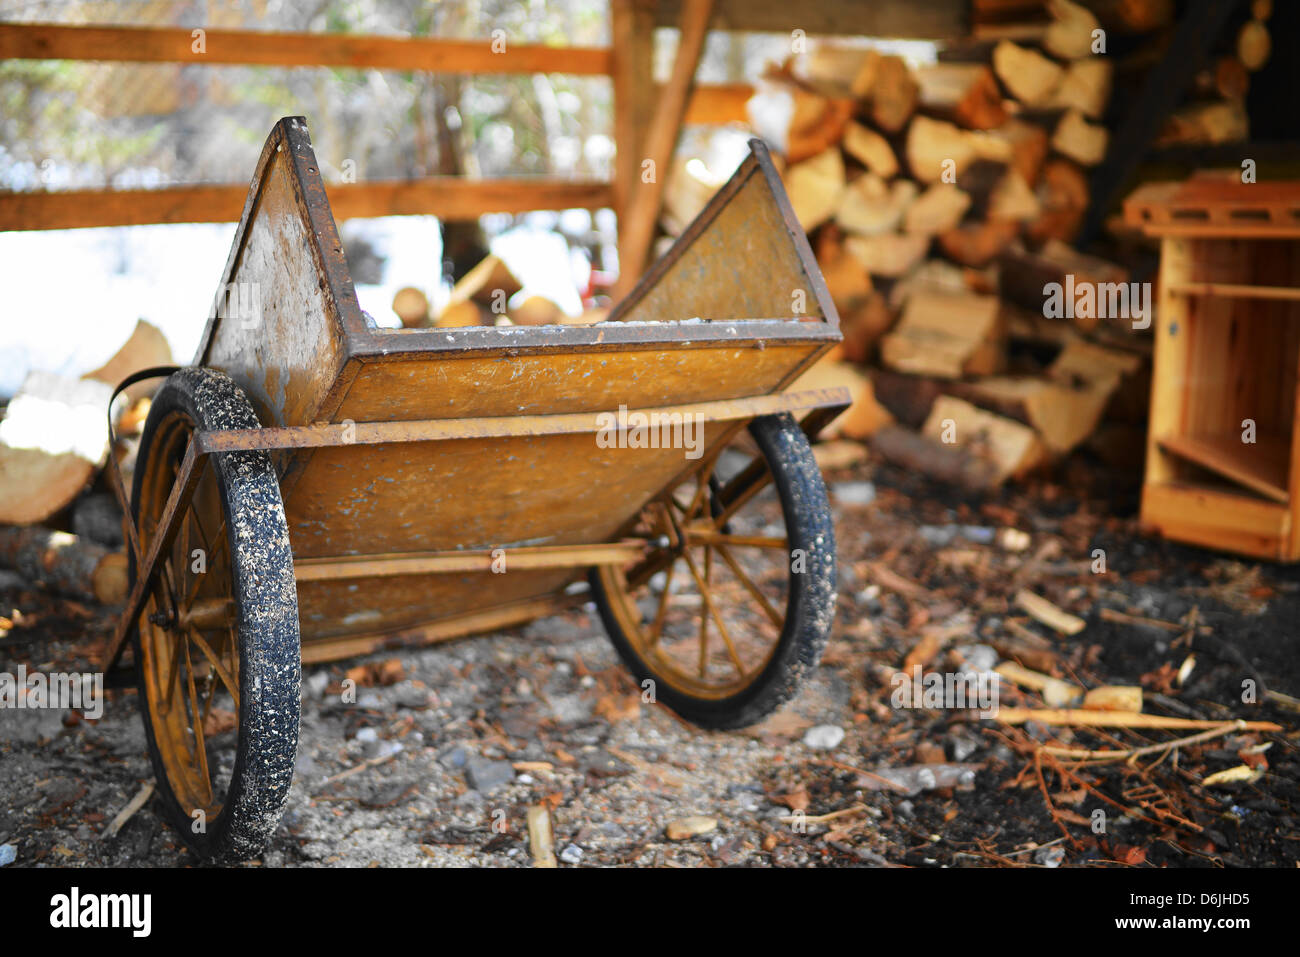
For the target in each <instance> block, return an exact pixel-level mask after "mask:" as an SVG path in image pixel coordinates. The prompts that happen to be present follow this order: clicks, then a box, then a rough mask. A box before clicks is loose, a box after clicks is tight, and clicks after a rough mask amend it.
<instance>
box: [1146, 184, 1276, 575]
mask: <svg viewBox="0 0 1300 957" xmlns="http://www.w3.org/2000/svg"><path fill="white" fill-rule="evenodd" d="M1296 210H1300V182H1285V183H1268V184H1253V183H1240V182H1236V181H1229V180H1224V179H1211V178H1208V177H1198V178H1193V179H1191V180H1189V181H1187V182H1186V183H1182V184H1167V183H1161V184H1153V185H1150V186H1145V187H1143V188H1141V189H1139V190H1137V191H1136V192H1135V193H1134V194H1133V195H1132V196H1131V197H1130V198H1129V199H1128V200H1127V201H1126V202H1125V207H1124V214H1125V219H1126V220H1127V221H1128V222H1129V223H1130V224H1132V225H1135V226H1139V227H1141V228H1142V229H1143V230H1144V231H1145V232H1146V233H1147V235H1151V236H1158V237H1159V238H1160V239H1161V265H1160V292H1159V299H1158V306H1157V311H1156V322H1155V361H1154V367H1153V371H1152V382H1151V415H1150V432H1149V436H1148V443H1147V460H1146V474H1145V478H1144V482H1143V489H1142V513H1141V518H1142V525H1143V527H1144V528H1145V529H1146V530H1148V531H1150V532H1155V533H1158V534H1161V535H1164V536H1166V537H1168V538H1171V539H1174V540H1177V541H1182V542H1187V543H1190V544H1195V545H1203V546H1207V547H1211V548H1217V549H1223V550H1226V551H1232V552H1238V553H1241V554H1244V555H1250V556H1253V557H1257V558H1266V559H1272V560H1276V561H1288V562H1291V561H1297V560H1300V521H1298V520H1297V518H1298V517H1300V516H1298V515H1297V512H1298V510H1300V429H1297V428H1296V419H1297V417H1298V414H1300V216H1297V215H1296Z"/></svg>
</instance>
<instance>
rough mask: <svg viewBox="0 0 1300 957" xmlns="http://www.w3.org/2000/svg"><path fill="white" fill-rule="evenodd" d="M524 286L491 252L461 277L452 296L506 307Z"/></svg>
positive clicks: (482, 304) (498, 257)
mask: <svg viewBox="0 0 1300 957" xmlns="http://www.w3.org/2000/svg"><path fill="white" fill-rule="evenodd" d="M523 288H524V287H523V284H522V283H521V282H520V281H519V280H518V279H517V278H516V277H515V274H514V273H512V272H511V271H510V267H509V266H507V265H506V264H505V261H504V260H502V259H501V257H500V256H497V255H496V254H490V255H488V256H485V257H484V258H483V259H482V260H481V261H480V262H479V264H478V265H477V266H475V267H474V268H473V269H471V270H470V271H469V272H467V273H465V275H464V276H462V277H461V280H460V282H458V283H456V285H455V287H454V288H453V289H452V292H451V298H452V299H472V300H473V301H474V302H477V303H478V304H479V305H481V306H487V307H488V308H489V309H491V308H492V307H493V306H494V305H495V304H496V303H501V305H502V307H504V305H505V301H506V300H507V299H509V298H510V297H511V296H513V295H514V294H515V293H517V292H519V290H521V289H523ZM398 315H401V313H398Z"/></svg>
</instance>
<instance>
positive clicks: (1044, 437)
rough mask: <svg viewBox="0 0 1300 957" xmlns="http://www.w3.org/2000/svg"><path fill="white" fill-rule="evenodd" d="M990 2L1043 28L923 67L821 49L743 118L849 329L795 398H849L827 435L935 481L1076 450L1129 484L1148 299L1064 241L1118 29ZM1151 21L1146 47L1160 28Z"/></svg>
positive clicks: (972, 476) (1092, 9)
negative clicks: (810, 390) (780, 160)
mask: <svg viewBox="0 0 1300 957" xmlns="http://www.w3.org/2000/svg"><path fill="white" fill-rule="evenodd" d="M985 6H986V8H987V7H990V6H1000V7H1002V8H1003V12H1004V13H1005V12H1007V11H1008V10H1011V8H1016V10H1019V11H1021V12H1022V13H1027V12H1033V13H1035V14H1036V15H1038V16H1040V17H1041V19H1040V20H1038V21H1036V22H1034V23H1032V24H1030V25H1029V26H1028V27H1026V28H1014V29H1013V28H1011V27H1010V26H1008V25H1007V24H1005V23H1003V25H1002V28H1001V29H1000V30H996V31H993V34H994V35H1001V38H999V39H996V40H977V41H973V42H970V43H966V44H963V45H960V46H958V47H955V48H950V49H946V50H943V51H941V52H940V54H939V59H938V61H937V62H935V63H931V64H926V65H919V66H913V65H909V64H908V63H907V62H905V61H904V60H903V59H902V58H900V57H899V56H894V55H889V54H886V53H882V52H880V51H878V50H876V49H868V48H863V47H846V46H842V45H840V46H835V45H822V46H817V47H814V48H812V49H810V51H809V52H808V53H807V54H805V55H803V56H802V57H798V58H794V59H792V60H790V61H788V62H787V63H785V64H783V65H781V66H775V65H774V66H772V67H770V68H769V70H768V73H767V78H766V79H767V82H766V84H765V86H764V87H763V88H762V89H760V90H759V92H757V93H756V94H755V96H754V97H753V98H752V99H751V100H750V103H749V113H750V117H751V121H752V124H753V126H754V128H755V129H756V130H757V131H758V132H759V133H760V134H761V135H763V136H764V137H765V138H766V139H767V140H768V141H769V142H771V143H772V144H773V146H774V147H775V148H776V149H777V150H778V151H779V152H780V153H781V154H782V155H783V156H784V158H785V162H786V166H785V169H784V174H783V175H784V178H785V183H786V187H787V190H788V192H789V194H790V200H791V205H792V207H793V209H794V212H795V215H796V217H797V218H798V220H799V222H800V224H801V225H802V226H803V228H804V229H805V230H806V231H807V233H808V236H809V240H810V243H811V245H812V248H813V251H814V253H815V255H816V257H817V260H818V263H819V265H820V266H821V269H822V272H823V275H824V277H825V280H826V284H827V288H828V290H829V292H830V295H831V298H832V299H833V300H834V302H835V305H836V308H837V310H838V312H839V314H840V321H841V328H842V330H843V333H844V343H843V345H842V347H841V348H840V349H838V350H837V352H836V353H833V354H832V357H829V358H828V359H827V360H823V362H822V363H821V364H820V365H819V366H818V367H817V368H816V369H814V370H812V371H810V372H809V373H808V374H806V375H805V376H804V377H803V378H802V379H801V380H800V381H799V382H798V383H796V387H799V388H806V387H814V386H822V385H848V386H849V387H850V388H851V389H852V390H853V392H854V395H855V397H856V400H857V401H856V404H855V407H854V408H853V409H852V410H850V412H848V413H846V415H845V416H843V417H842V418H841V419H840V420H838V421H837V422H836V423H835V424H834V425H833V426H832V429H831V431H832V433H836V432H838V434H840V435H842V436H845V437H848V438H853V439H863V440H868V441H870V443H871V444H872V445H873V447H874V448H875V450H876V451H877V452H878V453H879V454H880V455H882V456H883V457H885V458H887V459H891V460H894V461H896V462H899V463H901V464H905V465H907V467H909V468H912V469H917V470H920V471H923V472H926V473H928V474H931V475H933V476H936V477H940V478H942V479H943V480H945V481H956V482H958V483H960V484H963V485H974V486H977V487H987V486H989V485H993V484H997V483H1000V482H1002V481H1004V480H1006V479H1008V478H1014V477H1020V476H1023V475H1025V474H1026V473H1028V472H1031V471H1033V470H1036V469H1039V468H1041V467H1043V466H1045V465H1049V464H1050V463H1052V462H1054V461H1056V460H1059V459H1061V458H1062V457H1064V456H1066V455H1067V454H1069V453H1070V452H1072V451H1073V450H1075V449H1077V448H1079V447H1080V446H1083V445H1085V444H1086V445H1089V446H1091V447H1093V448H1094V449H1095V450H1096V451H1097V452H1098V453H1099V454H1101V455H1102V456H1103V458H1106V459H1107V460H1109V461H1111V462H1113V463H1114V464H1119V465H1124V466H1129V465H1132V466H1137V465H1139V464H1140V462H1141V455H1142V445H1143V441H1144V439H1143V423H1144V421H1145V418H1146V393H1147V389H1148V381H1149V366H1150V338H1149V333H1148V332H1147V331H1146V330H1147V328H1148V327H1149V325H1150V320H1151V314H1152V310H1153V309H1154V302H1153V301H1152V300H1153V296H1152V294H1151V289H1152V286H1151V284H1149V283H1144V282H1137V281H1136V280H1137V279H1138V278H1139V275H1137V274H1135V272H1134V269H1133V268H1132V266H1131V265H1130V264H1128V263H1127V262H1125V261H1111V259H1109V258H1103V257H1099V256H1096V255H1091V254H1089V253H1084V252H1080V251H1079V250H1077V249H1075V248H1074V247H1073V246H1072V245H1071V243H1072V242H1073V241H1074V240H1075V239H1076V237H1077V235H1078V233H1079V230H1080V227H1081V225H1082V222H1083V219H1084V216H1085V213H1086V212H1087V210H1088V205H1089V201H1090V194H1089V171H1090V169H1091V168H1092V167H1094V166H1096V165H1097V164H1099V163H1100V162H1102V160H1103V159H1104V158H1105V156H1106V151H1107V146H1108V140H1109V131H1108V129H1107V127H1106V126H1105V125H1104V123H1103V119H1104V118H1105V117H1106V116H1107V115H1108V109H1109V105H1110V102H1111V98H1112V88H1113V87H1114V86H1115V83H1116V69H1117V67H1116V65H1115V59H1114V58H1112V57H1109V56H1107V55H1106V54H1105V47H1104V36H1105V31H1106V30H1107V29H1108V28H1112V26H1113V25H1115V24H1117V23H1118V22H1119V20H1120V19H1121V14H1119V13H1117V12H1116V11H1114V10H1111V9H1108V8H1107V5H1106V4H1098V3H1088V4H1086V5H1085V4H1081V3H1075V2H1071V0H1049V2H1047V3H1034V4H1030V3H1003V4H996V5H988V4H986V5H985ZM1137 6H1143V5H1141V4H1139V5H1137ZM1157 14H1158V11H1153V10H1148V11H1147V15H1146V20H1147V21H1149V26H1148V27H1147V28H1146V29H1163V28H1165V27H1167V26H1168V21H1166V20H1165V19H1164V18H1163V16H1160V15H1157ZM1135 15H1136V12H1135V11H1129V12H1128V13H1125V14H1123V15H1122V16H1129V17H1132V16H1135ZM1103 24H1106V25H1109V26H1103ZM1131 27H1132V25H1130V28H1131ZM1008 34H1010V35H1014V36H1017V37H1018V39H1008V38H1007V35H1008ZM1099 36H1100V37H1102V38H1103V39H1102V40H1101V41H1099V40H1098V37H1099ZM1163 36H1165V34H1164V33H1163V32H1161V33H1157V34H1153V39H1152V40H1151V42H1152V43H1153V44H1157V43H1158V42H1160V41H1159V39H1158V38H1159V37H1163ZM1099 51H1100V52H1099ZM1117 258H1119V259H1121V260H1124V258H1125V257H1124V256H1123V255H1119V256H1118V257H1117ZM1141 278H1143V279H1145V278H1148V277H1147V276H1146V275H1145V274H1141ZM863 366H866V367H867V374H863V368H862V367H863ZM904 432H906V433H907V434H902V433H904Z"/></svg>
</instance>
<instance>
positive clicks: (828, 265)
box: [816, 225, 871, 325]
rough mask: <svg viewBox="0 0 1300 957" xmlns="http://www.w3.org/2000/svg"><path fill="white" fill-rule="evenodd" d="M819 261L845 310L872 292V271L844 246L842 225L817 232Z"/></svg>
mask: <svg viewBox="0 0 1300 957" xmlns="http://www.w3.org/2000/svg"><path fill="white" fill-rule="evenodd" d="M816 254H817V265H818V266H819V267H820V268H821V271H822V278H823V279H824V280H825V281H826V288H827V290H828V291H829V292H830V294H831V301H832V302H834V303H835V309H836V310H837V311H838V312H839V313H840V320H841V325H842V324H843V318H844V314H845V313H846V312H848V311H849V310H851V309H853V308H854V307H855V306H857V305H858V303H859V302H860V301H862V300H863V299H865V298H866V297H867V294H868V293H870V292H871V275H870V273H868V272H867V271H866V270H865V269H863V268H862V264H861V263H860V262H858V261H857V259H855V258H854V257H853V256H850V255H849V254H848V253H847V252H845V250H844V239H843V236H842V234H841V233H840V231H839V229H837V228H836V227H835V226H833V225H827V226H825V227H824V228H823V229H822V230H821V231H820V232H819V233H818V236H817V253H816Z"/></svg>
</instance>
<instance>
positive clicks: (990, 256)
mask: <svg viewBox="0 0 1300 957" xmlns="http://www.w3.org/2000/svg"><path fill="white" fill-rule="evenodd" d="M1019 232H1020V226H1019V225H1018V224H1017V223H1015V222H1013V221H1012V220H1009V219H989V220H984V221H981V222H974V223H967V224H965V225H962V226H958V227H957V228H956V229H950V230H948V231H947V232H944V233H940V234H939V235H938V236H937V237H936V238H937V240H938V243H939V249H940V250H942V251H943V254H944V255H945V256H947V257H948V258H949V259H951V260H952V261H953V262H957V263H961V264H962V265H963V266H970V267H971V268H973V269H979V268H982V267H984V266H987V265H988V264H989V263H991V262H993V261H994V260H995V259H997V258H998V257H999V256H1000V255H1002V253H1003V252H1004V251H1006V249H1007V248H1008V247H1009V246H1010V245H1011V244H1012V243H1013V242H1014V241H1015V238H1016V235H1017V234H1018V233H1019Z"/></svg>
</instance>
